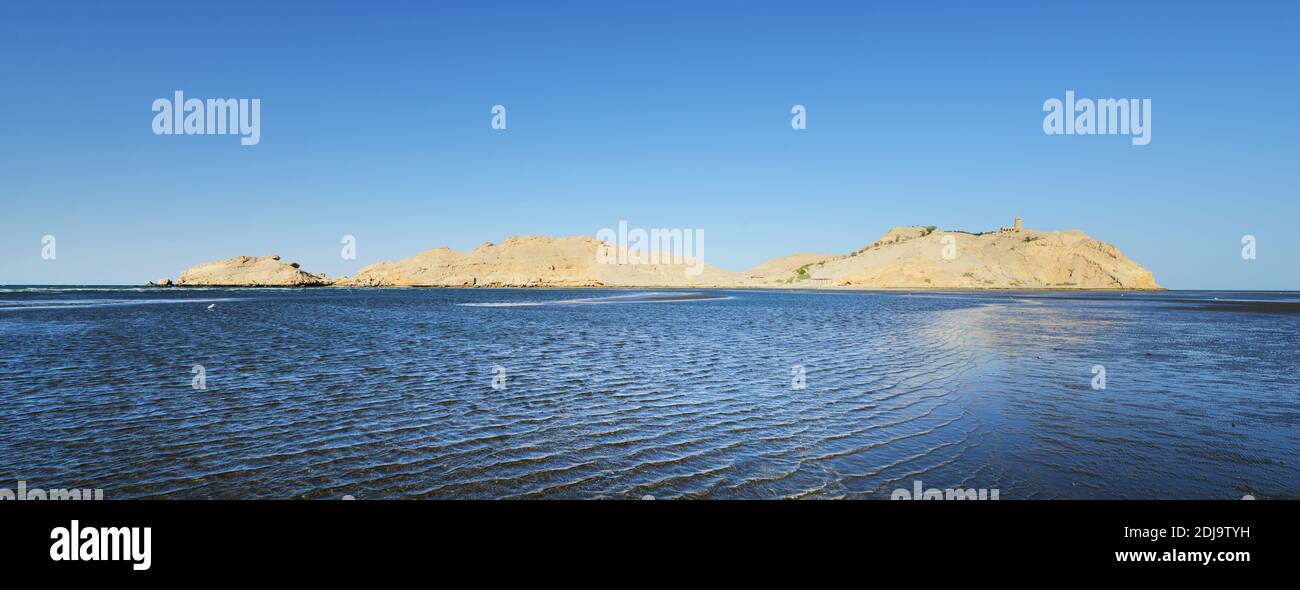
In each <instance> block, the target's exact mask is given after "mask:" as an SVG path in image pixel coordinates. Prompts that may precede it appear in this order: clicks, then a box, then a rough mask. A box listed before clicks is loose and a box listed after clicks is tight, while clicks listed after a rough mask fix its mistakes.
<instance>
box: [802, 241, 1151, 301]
mask: <svg viewBox="0 0 1300 590" xmlns="http://www.w3.org/2000/svg"><path fill="white" fill-rule="evenodd" d="M946 238H951V242H949V241H946ZM945 247H950V249H949V250H948V251H947V252H945ZM946 253H947V254H951V256H945V254H946ZM777 281H778V282H779V283H781V284H783V285H789V286H805V287H848V288H863V289H927V288H929V289H989V288H993V289H1015V288H1055V289H1159V288H1160V286H1159V285H1158V284H1156V281H1155V277H1154V276H1152V274H1151V271H1149V270H1147V269H1145V268H1143V267H1142V266H1141V265H1139V264H1138V263H1136V262H1134V261H1132V260H1130V259H1128V258H1127V257H1125V256H1124V255H1123V254H1122V253H1120V251H1119V249H1118V248H1116V247H1115V246H1113V245H1111V244H1107V243H1105V242H1100V241H1097V240H1094V239H1092V238H1089V237H1088V236H1087V235H1086V234H1084V233H1083V232H1081V231H1078V230H1070V231H1057V232H1041V231H1034V230H1023V231H999V232H989V233H984V234H971V233H966V232H947V231H943V230H938V229H935V228H922V227H901V228H894V229H892V230H890V231H889V232H888V233H886V234H885V235H884V236H883V237H881V239H880V240H877V241H876V242H874V243H872V244H870V245H868V246H866V247H864V248H862V249H861V250H858V251H856V252H853V253H852V254H848V255H846V256H839V257H834V258H831V259H828V260H824V261H818V262H816V263H814V264H810V265H809V266H807V267H805V268H803V270H802V273H800V272H796V273H792V274H790V275H787V276H786V277H784V278H781V279H777Z"/></svg>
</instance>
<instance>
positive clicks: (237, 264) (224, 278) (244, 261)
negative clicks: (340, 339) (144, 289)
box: [176, 256, 331, 287]
mask: <svg viewBox="0 0 1300 590" xmlns="http://www.w3.org/2000/svg"><path fill="white" fill-rule="evenodd" d="M330 283H331V281H330V279H329V278H327V277H326V276H325V275H314V274H311V273H308V272H304V271H302V270H301V269H299V268H298V265H297V264H296V263H284V262H280V257H279V256H236V257H234V258H227V259H225V260H217V261H214V262H205V263H203V264H199V265H196V266H192V267H190V268H189V269H187V270H186V271H185V272H182V273H181V276H180V277H179V278H178V279H176V285H178V286H191V287H194V286H204V287H317V286H321V285H328V284H330Z"/></svg>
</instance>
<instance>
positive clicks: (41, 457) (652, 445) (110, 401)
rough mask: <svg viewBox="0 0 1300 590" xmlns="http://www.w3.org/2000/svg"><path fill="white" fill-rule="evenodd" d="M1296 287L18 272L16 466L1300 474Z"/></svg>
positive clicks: (6, 308) (1178, 488)
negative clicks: (1069, 288)
mask: <svg viewBox="0 0 1300 590" xmlns="http://www.w3.org/2000/svg"><path fill="white" fill-rule="evenodd" d="M1216 298H1217V300H1216ZM633 303H635V304H633ZM210 305H211V306H214V307H213V308H212V309H211V310H209V309H208V306H210ZM1297 312H1300V302H1298V300H1297V297H1296V295H1295V294H1294V293H1283V294H1259V293H1194V292H1175V293H1125V294H1119V293H1034V292H1023V293H1007V292H995V293H947V292H945V293H857V292H763V291H740V290H733V291H701V292H679V291H669V292H649V291H609V290H386V289H382V290H381V289H359V290H344V289H302V290H298V289H290V290H277V289H195V290H190V289H126V288H31V287H3V288H0V487H9V488H13V487H15V482H16V481H17V480H25V481H26V482H27V485H28V486H29V487H43V488H59V487H69V488H72V487H77V488H87V487H99V488H103V489H104V490H105V496H106V497H108V498H118V499H120V498H153V497H173V498H297V497H303V498H338V497H341V496H343V495H344V494H351V495H354V496H356V497H358V498H362V499H368V498H411V497H414V498H519V497H524V498H639V497H641V496H643V495H647V494H649V495H653V496H655V497H657V498H694V497H706V498H789V497H811V498H887V497H889V495H890V493H891V492H892V491H893V490H895V489H898V488H906V489H909V490H910V489H911V488H912V486H913V485H914V482H915V481H917V480H920V481H922V482H924V486H925V487H927V488H929V487H938V488H949V487H963V488H985V489H998V490H999V491H1000V497H1001V498H1003V499H1009V498H1224V499H1235V498H1240V497H1241V496H1242V495H1243V494H1246V493H1252V494H1254V495H1256V496H1257V497H1261V498H1270V497H1295V496H1297V495H1300V471H1297V465H1296V460H1297V455H1300V453H1297V451H1298V450H1300V429H1297V428H1296V427H1297V425H1300V387H1298V385H1300V372H1298V371H1297V369H1300V346H1298V344H1300V342H1298V340H1300V337H1298V336H1297V334H1300V313H1297ZM194 365H202V366H203V368H204V373H205V377H206V389H202V390H197V389H194V388H193V387H192V381H193V379H194V377H195V375H194V373H192V367H193V366H194ZM795 365H799V366H802V367H803V368H804V371H805V372H804V375H805V379H806V389H792V387H791V385H792V379H793V373H792V367H794V366H795ZM1095 365H1102V366H1104V368H1105V375H1106V388H1105V389H1094V388H1093V387H1092V383H1093V380H1094V375H1093V367H1094V366H1095ZM493 367H501V368H502V369H503V370H504V376H505V388H504V389H501V390H497V389H493V387H492V384H493V378H494V376H498V375H500V374H502V373H501V370H498V371H495V372H494V369H493ZM6 482H8V483H6Z"/></svg>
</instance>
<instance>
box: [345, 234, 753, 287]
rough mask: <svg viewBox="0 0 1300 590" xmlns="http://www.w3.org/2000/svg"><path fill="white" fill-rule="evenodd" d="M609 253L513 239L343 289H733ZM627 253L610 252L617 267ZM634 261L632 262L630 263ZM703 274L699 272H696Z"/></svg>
mask: <svg viewBox="0 0 1300 590" xmlns="http://www.w3.org/2000/svg"><path fill="white" fill-rule="evenodd" d="M602 247H606V246H604V244H603V243H602V242H600V241H599V240H596V239H595V238H591V237H586V236H579V237H565V238H552V237H547V236H512V237H510V238H507V239H506V241H504V242H502V243H501V244H493V243H491V242H488V243H486V244H483V245H482V246H479V247H478V248H475V249H473V250H471V251H469V252H458V251H456V250H452V249H451V248H447V247H442V248H434V249H433V250H428V251H425V252H422V253H420V254H417V255H415V256H412V257H410V258H404V259H402V260H398V261H395V262H380V263H377V264H372V265H370V266H367V267H365V268H363V269H361V270H360V271H359V272H358V273H357V275H356V276H355V277H353V278H351V279H341V280H340V281H339V283H338V284H340V285H345V286H358V287H704V286H720V285H731V284H734V283H736V282H737V281H738V280H739V276H738V275H737V274H736V273H731V272H727V271H724V270H720V269H717V268H714V267H711V266H707V265H697V264H694V261H693V260H691V259H687V258H684V259H682V260H681V262H680V263H675V262H677V261H675V260H673V259H671V257H669V256H663V257H662V259H661V260H660V261H659V263H658V264H650V263H646V264H631V263H628V264H617V263H616V262H611V263H601V262H599V261H598V257H597V254H598V251H599V250H600V249H601V248H602ZM620 252H622V253H625V254H628V255H640V253H628V252H627V251H626V250H620V249H613V248H611V249H610V250H607V251H606V255H607V256H609V257H610V258H609V260H611V261H617V260H618V255H619V253H620ZM628 260H631V258H628ZM696 271H698V272H696Z"/></svg>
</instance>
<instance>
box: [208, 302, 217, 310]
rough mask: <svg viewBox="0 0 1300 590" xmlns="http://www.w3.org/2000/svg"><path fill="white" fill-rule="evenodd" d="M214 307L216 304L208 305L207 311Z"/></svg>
mask: <svg viewBox="0 0 1300 590" xmlns="http://www.w3.org/2000/svg"><path fill="white" fill-rule="evenodd" d="M216 306H217V304H215V303H213V304H211V305H208V310H209V311H211V310H212V308H214V307H216Z"/></svg>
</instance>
